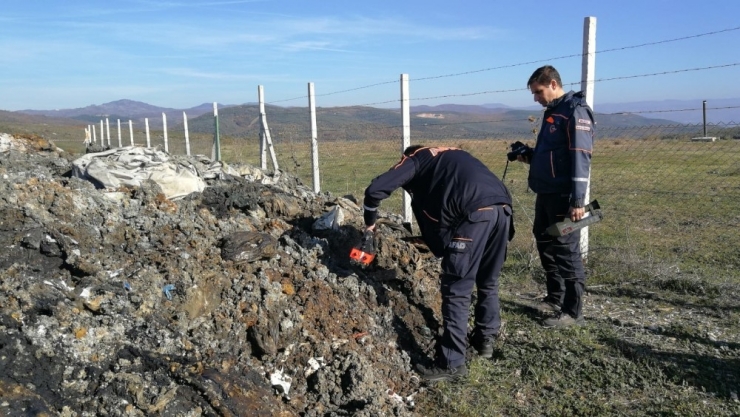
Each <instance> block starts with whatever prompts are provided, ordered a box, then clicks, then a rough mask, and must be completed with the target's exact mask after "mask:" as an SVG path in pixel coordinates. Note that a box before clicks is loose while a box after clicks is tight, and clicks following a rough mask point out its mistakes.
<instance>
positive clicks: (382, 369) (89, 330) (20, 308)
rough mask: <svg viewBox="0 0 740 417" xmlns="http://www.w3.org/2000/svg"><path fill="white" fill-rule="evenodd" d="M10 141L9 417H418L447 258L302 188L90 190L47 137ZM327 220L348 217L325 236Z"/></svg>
mask: <svg viewBox="0 0 740 417" xmlns="http://www.w3.org/2000/svg"><path fill="white" fill-rule="evenodd" d="M2 138H3V142H2V143H3V144H4V147H0V177H2V182H0V188H1V190H0V247H2V251H0V402H1V404H0V414H6V415H39V416H40V415H63V416H102V415H111V416H137V415H138V416H143V415H178V416H201V415H203V416H231V415H233V416H242V415H264V416H276V415H285V416H288V415H305V416H318V415H337V416H340V415H358V416H371V415H373V416H375V415H393V416H405V415H413V414H414V405H415V401H416V398H417V397H418V396H419V395H423V393H424V390H425V389H424V387H423V386H422V385H421V384H420V383H419V379H418V377H417V376H416V375H415V374H414V373H413V372H412V371H411V366H412V364H415V363H418V362H422V363H424V362H425V361H428V360H429V358H430V357H431V356H432V354H433V349H434V336H435V334H436V333H437V332H438V331H439V324H440V315H439V294H438V284H437V282H438V281H437V274H438V268H439V265H438V261H437V260H435V259H434V258H433V257H432V256H431V254H430V253H428V252H427V251H425V248H424V247H423V246H415V245H413V244H411V243H407V242H405V241H403V240H401V238H402V237H404V236H409V232H408V231H406V230H405V229H404V228H402V227H400V226H399V224H400V219H393V218H389V219H385V224H382V225H380V226H379V233H378V234H377V237H376V239H377V243H378V257H377V262H376V263H375V264H374V265H373V266H372V267H371V268H370V269H361V268H359V267H357V266H354V265H352V264H350V262H349V259H348V253H349V251H350V248H351V246H352V245H353V244H355V243H356V242H357V241H358V240H359V238H360V234H359V231H358V230H359V227H360V226H361V222H362V216H361V210H360V209H359V208H358V206H357V204H356V203H354V202H353V201H352V200H351V199H349V198H341V197H336V196H331V195H329V194H318V195H317V194H314V193H312V192H311V191H310V190H309V189H308V188H307V187H304V186H302V185H300V184H299V183H298V182H297V180H296V179H295V178H292V177H290V176H287V175H284V174H283V175H282V176H281V177H280V178H276V177H274V176H269V175H268V176H265V179H266V180H269V181H263V182H265V183H259V182H250V181H247V180H245V179H243V178H241V177H238V176H231V177H227V178H226V179H220V180H210V181H209V182H208V186H207V188H206V189H205V191H204V192H203V193H193V194H191V195H189V196H187V197H186V198H184V199H181V200H178V201H170V200H167V199H166V198H164V195H163V194H162V192H161V189H160V188H159V186H158V185H157V184H155V183H154V182H151V181H148V182H146V183H145V184H144V186H142V187H120V188H119V189H115V190H106V189H96V188H95V187H94V185H93V184H92V183H91V182H88V181H85V180H82V179H79V178H74V177H72V176H71V175H70V171H71V161H72V160H73V159H74V158H73V157H72V156H70V155H68V154H66V153H65V152H64V151H63V150H61V149H58V148H56V147H55V146H54V144H53V143H49V142H47V141H45V140H43V139H41V138H37V137H26V138H20V137H18V138H16V137H11V136H9V135H3V136H2ZM332 210H341V212H342V214H343V216H344V221H343V223H342V224H341V225H338V226H337V227H336V228H330V229H328V230H319V229H316V227H315V223H316V221H317V220H318V219H319V218H321V217H322V216H323V215H325V214H327V213H329V212H331V211H332Z"/></svg>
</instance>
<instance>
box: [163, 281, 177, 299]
mask: <svg viewBox="0 0 740 417" xmlns="http://www.w3.org/2000/svg"><path fill="white" fill-rule="evenodd" d="M174 290H175V286H174V285H172V284H167V285H165V286H164V288H162V292H163V293H164V296H165V297H167V299H168V300H171V299H172V291H174Z"/></svg>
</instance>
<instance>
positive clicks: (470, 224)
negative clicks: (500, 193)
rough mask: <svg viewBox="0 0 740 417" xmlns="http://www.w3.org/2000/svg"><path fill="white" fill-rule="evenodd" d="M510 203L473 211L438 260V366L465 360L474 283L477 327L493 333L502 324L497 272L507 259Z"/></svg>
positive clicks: (450, 364) (487, 332) (483, 331)
mask: <svg viewBox="0 0 740 417" xmlns="http://www.w3.org/2000/svg"><path fill="white" fill-rule="evenodd" d="M511 213H512V212H511V207H509V206H491V207H485V208H482V209H480V210H478V211H475V212H473V213H471V214H470V215H469V216H468V217H467V219H465V220H464V221H463V222H462V223H461V224H460V225H458V227H457V229H456V230H455V232H454V234H453V239H452V242H451V243H450V244H449V245H448V246H447V247H446V248H445V254H444V257H443V259H442V277H441V284H442V288H441V293H442V319H443V321H444V323H443V324H444V333H443V334H442V340H441V343H440V346H439V347H440V349H439V353H440V354H441V357H439V358H437V360H438V363H439V365H440V366H449V367H457V366H460V365H462V364H464V363H465V351H466V349H467V346H468V334H467V331H468V317H469V315H470V302H471V298H472V294H473V286H476V287H477V288H478V292H477V301H476V305H475V331H474V333H477V334H479V335H480V337H482V336H488V335H495V334H497V333H498V331H499V328H500V327H501V314H500V311H499V300H498V277H499V274H500V272H501V267H502V266H503V264H504V260H505V259H506V245H507V243H508V237H509V219H510V216H511Z"/></svg>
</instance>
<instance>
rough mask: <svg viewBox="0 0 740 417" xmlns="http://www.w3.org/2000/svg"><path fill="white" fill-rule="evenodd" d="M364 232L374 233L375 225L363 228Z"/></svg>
mask: <svg viewBox="0 0 740 417" xmlns="http://www.w3.org/2000/svg"><path fill="white" fill-rule="evenodd" d="M365 231H366V232H374V231H375V225H374V224H373V225H370V226H365Z"/></svg>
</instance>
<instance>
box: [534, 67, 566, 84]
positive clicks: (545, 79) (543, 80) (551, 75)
mask: <svg viewBox="0 0 740 417" xmlns="http://www.w3.org/2000/svg"><path fill="white" fill-rule="evenodd" d="M552 80H555V83H557V85H558V87H562V86H563V82H562V81H560V73H558V70H556V69H555V67H553V66H552V65H545V66H543V67H539V68H537V69H536V70H535V71H534V72H533V73H532V76H531V77H529V81H527V88H529V86H530V85H532V84H539V85H548V84H550V81H552Z"/></svg>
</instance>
